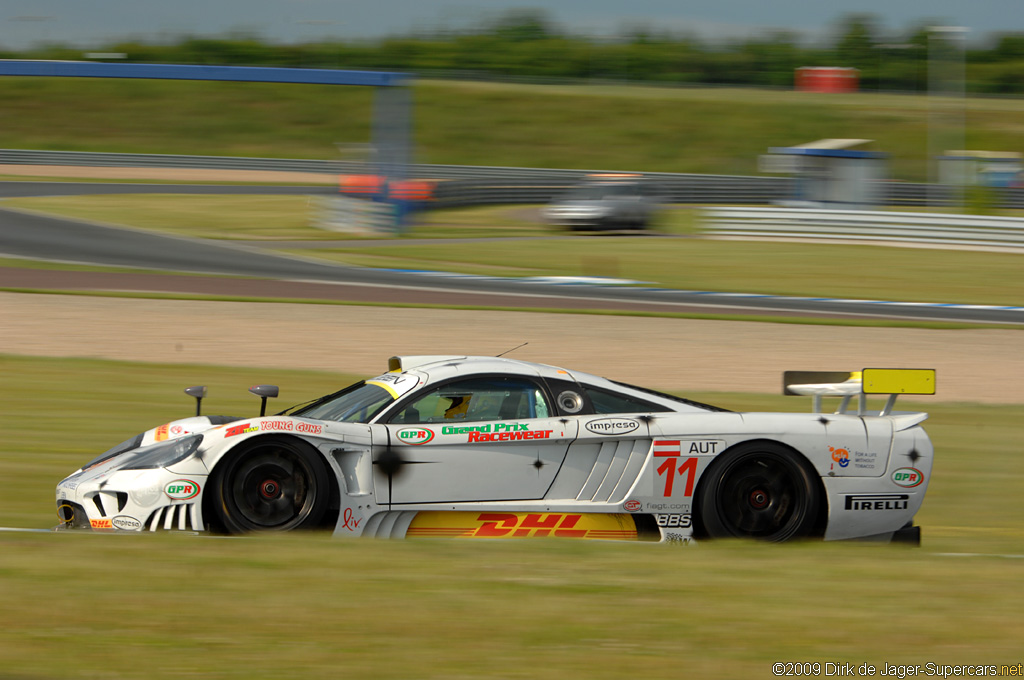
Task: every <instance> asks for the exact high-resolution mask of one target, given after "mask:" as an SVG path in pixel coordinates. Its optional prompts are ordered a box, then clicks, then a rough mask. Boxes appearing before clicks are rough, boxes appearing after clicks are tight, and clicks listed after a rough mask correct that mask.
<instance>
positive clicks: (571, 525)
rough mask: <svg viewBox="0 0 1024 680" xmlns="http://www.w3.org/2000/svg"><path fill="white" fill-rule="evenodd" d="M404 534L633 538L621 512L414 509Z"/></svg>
mask: <svg viewBox="0 0 1024 680" xmlns="http://www.w3.org/2000/svg"><path fill="white" fill-rule="evenodd" d="M406 536H408V537H424V538H426V537H429V538H441V537H450V538H456V537H460V538H581V539H604V540H617V541H635V540H637V528H636V522H635V521H634V519H633V517H632V516H630V515H625V514H597V513H595V514H591V513H561V512H536V513H514V512H481V513H478V512H443V511H441V512H435V511H427V512H418V513H416V516H415V518H414V519H413V520H412V522H411V524H410V525H409V528H408V529H407V531H406Z"/></svg>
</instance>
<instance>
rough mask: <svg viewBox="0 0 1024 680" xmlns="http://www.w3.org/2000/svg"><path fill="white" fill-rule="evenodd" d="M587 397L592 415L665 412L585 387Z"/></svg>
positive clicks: (662, 409)
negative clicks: (591, 408) (592, 407)
mask: <svg viewBox="0 0 1024 680" xmlns="http://www.w3.org/2000/svg"><path fill="white" fill-rule="evenodd" d="M584 390H585V391H586V393H587V397H588V398H589V399H590V403H591V404H593V406H594V413H601V414H604V413H653V412H658V411H667V410H668V409H667V408H665V407H664V406H659V405H657V404H651V403H648V402H646V401H641V400H639V399H635V398H633V397H627V396H625V395H622V394H615V393H613V392H605V391H604V390H599V389H597V388H595V387H585V388H584Z"/></svg>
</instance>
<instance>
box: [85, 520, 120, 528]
mask: <svg viewBox="0 0 1024 680" xmlns="http://www.w3.org/2000/svg"><path fill="white" fill-rule="evenodd" d="M89 524H90V526H92V528H93V529H113V528H114V524H113V523H112V522H111V521H110V520H109V519H91V520H89Z"/></svg>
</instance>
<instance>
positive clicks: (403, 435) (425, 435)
mask: <svg viewBox="0 0 1024 680" xmlns="http://www.w3.org/2000/svg"><path fill="white" fill-rule="evenodd" d="M398 438H399V439H400V440H402V443H403V444H412V445H414V446H419V445H420V444H426V443H427V442H429V441H430V440H431V439H433V438H434V431H433V430H427V429H424V428H420V427H415V428H409V429H406V430H399V431H398Z"/></svg>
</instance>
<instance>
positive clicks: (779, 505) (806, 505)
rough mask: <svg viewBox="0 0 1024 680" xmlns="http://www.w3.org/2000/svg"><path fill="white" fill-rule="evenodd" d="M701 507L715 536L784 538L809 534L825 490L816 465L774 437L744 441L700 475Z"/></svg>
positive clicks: (709, 532) (709, 531)
mask: <svg viewBox="0 0 1024 680" xmlns="http://www.w3.org/2000/svg"><path fill="white" fill-rule="evenodd" d="M696 500H697V502H696V505H697V508H698V509H699V511H700V518H701V522H702V524H703V527H704V530H705V531H706V532H707V535H708V536H709V537H711V538H724V537H743V538H756V539H760V540H764V541H786V540H789V539H792V538H800V537H803V536H808V535H810V534H811V533H812V532H813V530H814V527H815V524H816V522H817V517H818V509H819V507H820V505H821V493H820V491H819V485H818V483H817V480H816V479H815V472H814V469H813V468H811V466H810V464H808V463H807V461H806V460H804V459H803V458H802V457H801V456H799V455H798V454H797V453H795V452H794V451H792V450H790V449H788V448H786V447H784V446H781V445H779V444H776V443H774V442H751V443H749V444H741V445H740V446H737V447H735V448H733V449H731V450H729V451H726V452H725V453H723V454H722V455H721V456H720V457H719V458H717V459H716V460H715V461H714V462H713V463H712V464H711V466H710V467H709V468H708V470H707V472H706V473H705V474H704V475H703V477H702V478H701V484H700V488H699V489H698V498H697V499H696Z"/></svg>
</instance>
